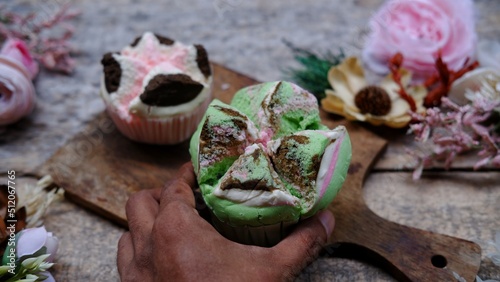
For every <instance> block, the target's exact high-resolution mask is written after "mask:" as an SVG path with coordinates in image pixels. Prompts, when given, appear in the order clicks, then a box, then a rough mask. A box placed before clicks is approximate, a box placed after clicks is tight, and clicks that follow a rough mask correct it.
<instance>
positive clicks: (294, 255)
mask: <svg viewBox="0 0 500 282" xmlns="http://www.w3.org/2000/svg"><path fill="white" fill-rule="evenodd" d="M334 226H335V219H334V217H333V215H332V213H331V212H330V211H329V210H324V211H321V212H319V213H318V214H316V215H315V216H313V217H311V218H309V219H307V220H305V221H303V222H302V223H300V224H299V225H298V227H297V228H296V229H295V230H294V231H293V232H292V233H291V234H290V235H288V236H287V237H286V238H285V239H284V240H282V241H281V242H280V243H279V244H278V245H276V246H274V247H273V248H272V249H274V250H275V251H276V253H277V254H280V260H281V261H282V263H283V265H284V266H286V267H289V268H290V269H291V270H293V271H294V272H299V271H301V270H302V269H303V268H305V267H306V266H307V265H308V264H309V263H311V262H312V261H313V260H314V259H315V258H316V257H317V256H318V254H319V252H320V250H321V249H322V248H323V246H324V245H325V244H326V242H327V241H328V238H329V237H330V235H331V234H332V232H333V227H334Z"/></svg>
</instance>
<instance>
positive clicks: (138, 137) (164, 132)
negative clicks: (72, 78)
mask: <svg viewBox="0 0 500 282" xmlns="http://www.w3.org/2000/svg"><path fill="white" fill-rule="evenodd" d="M211 100H212V99H211V96H209V97H207V99H205V101H203V103H202V104H201V105H199V106H198V107H196V108H194V109H193V110H192V111H190V112H187V113H183V114H178V115H175V116H171V117H163V118H161V119H160V118H149V119H147V118H146V119H144V118H132V120H131V121H127V120H125V119H123V118H122V117H121V116H120V115H119V114H118V111H116V110H115V109H114V108H113V106H112V105H109V104H108V105H106V109H107V112H108V114H109V116H110V117H111V119H112V120H113V122H114V123H115V125H116V127H117V128H118V130H119V131H120V132H121V133H122V134H123V135H125V136H126V137H128V138H130V139H132V140H134V141H137V142H142V143H149V144H159V145H172V144H178V143H181V142H183V141H185V140H187V139H188V138H189V137H191V135H192V134H193V133H194V132H195V131H196V128H197V127H198V124H199V122H200V121H201V119H202V118H203V115H204V114H205V111H206V110H207V108H208V105H209V104H210V101H211Z"/></svg>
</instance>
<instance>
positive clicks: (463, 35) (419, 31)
mask: <svg viewBox="0 0 500 282" xmlns="http://www.w3.org/2000/svg"><path fill="white" fill-rule="evenodd" d="M370 26H371V29H372V32H371V34H370V36H369V38H368V41H367V44H366V46H365V48H364V50H363V61H364V63H365V64H366V65H367V66H368V68H369V69H371V70H372V71H374V72H376V73H378V74H385V73H388V71H389V69H388V61H389V59H390V58H391V57H392V56H393V55H394V54H396V53H397V52H401V53H402V54H403V56H404V62H403V67H404V68H406V69H408V70H411V71H412V72H413V73H414V75H415V76H416V78H417V79H424V78H427V77H429V76H430V75H432V74H434V73H436V69H435V60H436V57H437V55H438V53H439V51H441V54H442V58H443V60H444V62H445V63H446V64H448V67H449V68H450V69H451V70H455V71H456V70H458V69H460V68H461V67H463V65H464V63H465V61H466V60H467V58H469V61H473V60H474V58H475V51H476V33H475V29H474V3H473V2H472V0H390V1H387V2H386V3H385V4H384V5H383V6H382V7H381V8H380V10H379V11H378V12H377V13H376V14H375V15H374V16H373V17H372V19H371V21H370Z"/></svg>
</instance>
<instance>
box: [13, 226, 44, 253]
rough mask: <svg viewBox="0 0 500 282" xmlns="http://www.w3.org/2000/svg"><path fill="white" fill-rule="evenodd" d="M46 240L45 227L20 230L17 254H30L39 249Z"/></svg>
mask: <svg viewBox="0 0 500 282" xmlns="http://www.w3.org/2000/svg"><path fill="white" fill-rule="evenodd" d="M46 240H47V230H45V227H43V226H42V227H39V228H30V229H25V230H23V231H21V233H20V235H19V240H18V241H17V246H16V247H17V256H18V257H22V256H25V255H32V254H34V253H36V252H37V251H38V250H40V249H41V248H42V247H43V246H44V245H45V242H46Z"/></svg>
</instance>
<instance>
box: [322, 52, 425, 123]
mask: <svg viewBox="0 0 500 282" xmlns="http://www.w3.org/2000/svg"><path fill="white" fill-rule="evenodd" d="M399 73H400V75H401V83H402V84H403V86H404V87H405V90H406V92H407V93H408V94H409V95H410V96H411V97H413V99H414V100H415V104H416V111H417V112H423V111H424V110H425V108H424V107H423V100H424V98H425V96H426V95H427V90H426V89H425V87H423V86H413V87H409V84H410V81H411V72H410V71H408V70H406V69H400V70H399ZM328 81H329V82H330V85H331V86H332V88H333V89H334V90H326V98H324V99H323V100H321V106H322V107H323V109H324V110H325V111H327V112H331V113H335V114H339V115H342V116H344V117H345V118H347V119H349V120H359V121H366V122H369V123H371V124H373V125H383V124H384V125H387V126H390V127H394V128H401V127H405V126H406V125H408V123H409V122H410V120H411V117H410V114H409V112H410V105H409V104H408V102H407V101H406V100H404V99H403V98H401V97H400V95H399V93H398V91H399V86H398V84H397V83H396V82H395V81H394V80H393V77H392V74H389V75H387V76H386V77H385V78H384V79H383V80H382V81H381V82H380V83H379V84H378V85H369V84H368V82H367V81H366V78H365V75H364V70H363V68H362V67H361V64H360V63H359V61H358V59H357V58H356V57H349V58H347V59H346V60H345V61H344V62H343V63H342V64H340V65H338V66H335V67H332V68H331V69H330V71H329V72H328Z"/></svg>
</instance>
